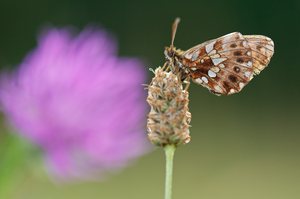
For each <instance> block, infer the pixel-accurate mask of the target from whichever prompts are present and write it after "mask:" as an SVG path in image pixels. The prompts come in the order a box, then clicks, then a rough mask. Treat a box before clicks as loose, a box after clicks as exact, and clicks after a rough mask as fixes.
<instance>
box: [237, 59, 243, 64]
mask: <svg viewBox="0 0 300 199" xmlns="http://www.w3.org/2000/svg"><path fill="white" fill-rule="evenodd" d="M236 61H237V62H238V63H243V62H244V59H243V58H237V59H236Z"/></svg>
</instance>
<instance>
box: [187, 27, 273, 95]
mask: <svg viewBox="0 0 300 199" xmlns="http://www.w3.org/2000/svg"><path fill="white" fill-rule="evenodd" d="M273 49H274V44H273V41H272V40H271V39H269V38H267V37H265V36H259V35H258V36H257V35H247V36H243V35H242V34H241V33H238V32H234V33H230V34H228V35H225V36H222V37H220V38H217V39H214V40H210V41H208V42H205V43H202V44H200V45H197V46H195V47H193V48H191V49H189V50H187V51H186V52H184V53H183V55H182V64H183V65H184V66H185V67H186V68H187V69H188V70H189V74H190V76H191V78H192V79H193V81H194V82H195V83H197V84H200V85H202V86H204V87H206V88H208V89H209V90H210V91H211V92H212V93H214V94H217V95H229V94H233V93H238V92H239V91H240V90H241V89H242V88H243V87H244V86H245V85H246V84H247V83H248V82H249V81H250V80H251V79H252V78H253V75H254V74H258V73H259V72H260V71H261V70H263V69H264V68H265V67H266V66H267V64H268V63H269V61H270V58H271V57H272V55H273Z"/></svg>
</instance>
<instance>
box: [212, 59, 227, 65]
mask: <svg viewBox="0 0 300 199" xmlns="http://www.w3.org/2000/svg"><path fill="white" fill-rule="evenodd" d="M226 59H227V58H214V59H212V62H213V63H214V65H215V66H216V65H218V64H219V63H221V62H223V61H225V60H226Z"/></svg>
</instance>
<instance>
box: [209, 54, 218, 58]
mask: <svg viewBox="0 0 300 199" xmlns="http://www.w3.org/2000/svg"><path fill="white" fill-rule="evenodd" d="M219 57H221V56H220V55H219V54H214V55H210V58H219Z"/></svg>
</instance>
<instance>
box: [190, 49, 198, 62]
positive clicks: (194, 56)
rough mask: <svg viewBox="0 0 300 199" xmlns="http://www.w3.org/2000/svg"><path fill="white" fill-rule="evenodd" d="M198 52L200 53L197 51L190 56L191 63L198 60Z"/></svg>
mask: <svg viewBox="0 0 300 199" xmlns="http://www.w3.org/2000/svg"><path fill="white" fill-rule="evenodd" d="M199 52H200V51H199V50H197V51H196V52H194V53H193V55H192V59H191V60H192V61H195V60H196V59H197V58H198V56H199Z"/></svg>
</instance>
